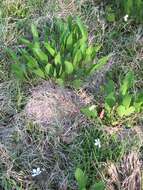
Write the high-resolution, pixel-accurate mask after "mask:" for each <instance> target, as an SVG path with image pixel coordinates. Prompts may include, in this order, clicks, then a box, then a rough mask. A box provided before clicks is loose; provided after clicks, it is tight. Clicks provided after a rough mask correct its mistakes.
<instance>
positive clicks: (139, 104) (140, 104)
mask: <svg viewBox="0 0 143 190" xmlns="http://www.w3.org/2000/svg"><path fill="white" fill-rule="evenodd" d="M134 107H135V111H136V112H140V111H141V109H142V108H143V102H135V103H134Z"/></svg>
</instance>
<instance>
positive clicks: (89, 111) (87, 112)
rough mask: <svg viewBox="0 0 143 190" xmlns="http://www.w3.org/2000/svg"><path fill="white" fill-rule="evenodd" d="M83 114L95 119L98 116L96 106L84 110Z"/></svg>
mask: <svg viewBox="0 0 143 190" xmlns="http://www.w3.org/2000/svg"><path fill="white" fill-rule="evenodd" d="M81 112H82V113H83V114H85V115H86V116H87V117H88V118H92V119H95V118H96V117H97V116H98V113H97V111H96V106H95V105H92V106H89V107H85V108H82V109H81Z"/></svg>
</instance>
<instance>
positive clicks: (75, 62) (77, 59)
mask: <svg viewBox="0 0 143 190" xmlns="http://www.w3.org/2000/svg"><path fill="white" fill-rule="evenodd" d="M81 60H82V53H81V51H80V49H79V50H78V51H77V52H76V54H75V57H74V60H73V65H74V66H78V64H79V63H80V61H81Z"/></svg>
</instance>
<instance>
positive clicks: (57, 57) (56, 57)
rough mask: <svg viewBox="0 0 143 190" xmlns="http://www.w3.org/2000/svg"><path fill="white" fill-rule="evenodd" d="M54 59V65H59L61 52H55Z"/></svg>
mask: <svg viewBox="0 0 143 190" xmlns="http://www.w3.org/2000/svg"><path fill="white" fill-rule="evenodd" d="M54 60H55V65H60V64H61V54H60V52H58V53H57V55H56V56H55V59H54Z"/></svg>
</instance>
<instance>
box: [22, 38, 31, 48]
mask: <svg viewBox="0 0 143 190" xmlns="http://www.w3.org/2000/svg"><path fill="white" fill-rule="evenodd" d="M20 42H21V43H22V44H24V45H26V46H28V47H32V43H31V42H30V41H29V40H27V39H25V38H20Z"/></svg>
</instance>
